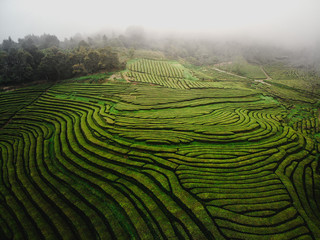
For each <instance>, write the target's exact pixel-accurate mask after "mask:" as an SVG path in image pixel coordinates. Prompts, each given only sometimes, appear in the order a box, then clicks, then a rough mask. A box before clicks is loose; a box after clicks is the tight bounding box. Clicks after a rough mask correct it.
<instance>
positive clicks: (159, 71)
mask: <svg viewBox="0 0 320 240" xmlns="http://www.w3.org/2000/svg"><path fill="white" fill-rule="evenodd" d="M177 65H179V66H181V65H180V64H178V63H176V64H173V63H169V62H167V61H155V60H149V59H139V60H136V61H134V62H133V63H131V64H129V65H128V69H129V70H131V71H133V72H139V73H148V74H150V75H155V76H160V77H168V78H183V77H184V74H183V70H182V66H181V67H177Z"/></svg>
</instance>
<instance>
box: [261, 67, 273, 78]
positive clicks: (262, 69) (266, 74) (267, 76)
mask: <svg viewBox="0 0 320 240" xmlns="http://www.w3.org/2000/svg"><path fill="white" fill-rule="evenodd" d="M260 69H261V71H262V72H263V73H264V75H265V76H266V79H264V80H271V79H272V78H271V77H270V76H269V75H268V73H266V71H265V70H264V68H263V67H262V66H260Z"/></svg>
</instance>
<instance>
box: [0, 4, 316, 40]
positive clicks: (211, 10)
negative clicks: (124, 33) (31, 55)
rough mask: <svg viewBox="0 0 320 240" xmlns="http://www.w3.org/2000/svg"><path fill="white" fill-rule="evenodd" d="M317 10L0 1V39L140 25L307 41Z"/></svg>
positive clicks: (276, 6)
mask: <svg viewBox="0 0 320 240" xmlns="http://www.w3.org/2000/svg"><path fill="white" fill-rule="evenodd" d="M319 12H320V1H319V0H161V1H160V0H157V1H153V0H113V1H108V0H104V1H103V0H90V1H80V0H54V1H53V0H0V40H1V41H2V40H3V39H4V38H7V37H8V36H11V37H12V38H13V39H14V40H17V39H18V38H19V37H20V38H22V37H24V36H25V35H27V34H36V35H41V34H43V33H49V34H55V35H57V36H58V37H59V38H60V40H63V38H64V37H70V36H72V35H74V34H75V33H78V32H79V33H88V34H91V33H96V32H98V31H101V30H103V29H110V28H113V29H120V30H122V29H125V28H126V27H127V26H130V25H140V26H143V27H144V28H145V29H147V30H149V29H151V30H159V31H160V30H161V31H164V30H166V31H171V32H176V31H179V32H192V33H193V34H195V33H201V34H207V35H217V36H227V37H234V36H238V37H250V38H256V39H263V40H266V41H269V40H275V39H277V40H279V42H282V43H283V42H288V43H289V44H291V42H295V43H304V44H311V43H313V42H314V41H315V40H316V39H317V38H318V37H319V36H320V14H319Z"/></svg>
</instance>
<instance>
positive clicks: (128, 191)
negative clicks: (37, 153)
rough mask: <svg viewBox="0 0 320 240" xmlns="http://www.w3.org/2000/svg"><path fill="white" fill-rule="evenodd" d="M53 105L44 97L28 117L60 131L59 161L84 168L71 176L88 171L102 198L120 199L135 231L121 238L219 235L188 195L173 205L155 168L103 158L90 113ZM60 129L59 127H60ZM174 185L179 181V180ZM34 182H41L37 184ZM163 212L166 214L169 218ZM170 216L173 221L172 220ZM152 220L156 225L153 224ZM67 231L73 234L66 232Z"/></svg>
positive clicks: (57, 143)
mask: <svg viewBox="0 0 320 240" xmlns="http://www.w3.org/2000/svg"><path fill="white" fill-rule="evenodd" d="M50 102H51V101H50V100H48V99H46V98H45V97H42V98H41V99H40V100H39V101H38V102H37V103H35V104H34V105H33V106H32V107H29V108H28V109H27V113H30V114H31V115H30V116H37V117H38V118H42V119H43V120H42V121H46V122H50V124H51V125H54V126H55V130H56V133H55V134H56V135H60V137H59V136H55V137H54V142H53V145H54V153H55V159H56V160H59V161H63V159H66V158H67V159H68V160H65V161H69V162H70V161H71V165H73V166H75V165H76V166H77V165H81V166H83V167H82V169H81V168H79V169H78V170H76V171H75V170H73V171H72V172H76V173H77V174H80V173H82V172H83V174H84V176H83V179H92V182H91V185H92V184H94V183H95V184H97V183H99V182H101V183H99V184H98V186H99V187H101V188H102V190H99V192H98V193H97V194H100V195H102V194H104V195H106V194H110V195H111V198H112V199H117V201H119V203H118V204H120V206H119V208H121V211H122V212H123V218H125V220H122V219H121V220H122V221H127V222H128V223H127V224H129V226H127V227H128V228H130V229H131V230H130V229H129V230H130V231H126V230H128V229H123V230H122V231H120V232H119V233H117V234H119V235H117V237H121V234H122V235H123V234H125V233H126V232H127V233H132V234H133V236H134V235H137V236H140V237H141V238H146V239H150V238H152V237H155V236H156V235H154V234H156V233H157V232H158V234H159V236H161V235H163V236H167V237H168V236H173V235H182V236H188V235H189V236H191V235H193V236H198V237H200V238H201V237H202V238H203V237H205V236H206V235H207V237H209V238H210V236H212V234H213V233H211V231H213V232H215V234H214V235H219V232H216V230H214V229H215V227H214V223H213V222H211V221H209V218H207V217H206V213H205V210H204V209H203V208H202V209H201V208H199V206H201V205H199V203H197V201H196V200H193V201H194V203H193V204H198V205H199V206H198V207H196V210H195V212H189V211H190V210H188V207H187V206H192V205H190V204H187V203H186V202H185V201H187V202H190V201H191V202H192V197H191V196H189V197H188V196H185V197H184V195H185V194H186V193H184V195H183V196H180V197H179V199H180V200H179V201H178V205H177V203H176V202H175V201H176V200H173V199H172V200H171V197H170V195H164V194H163V193H164V192H166V191H164V189H162V188H163V186H162V184H161V183H159V180H157V179H155V177H154V176H156V175H154V174H150V172H152V171H154V170H152V169H153V168H154V167H153V166H152V165H150V166H148V167H146V169H145V170H144V171H146V173H145V174H139V172H137V170H138V169H139V168H141V167H139V166H141V165H140V164H139V163H138V162H136V160H135V161H132V160H131V159H126V158H122V157H121V156H118V155H114V154H112V153H109V152H108V151H106V152H105V150H104V153H102V151H101V149H100V147H97V146H94V144H93V143H90V141H89V137H88V136H90V132H89V131H88V130H86V128H88V127H86V126H85V125H86V124H85V122H86V121H85V120H86V116H85V115H86V112H85V111H84V110H80V109H81V108H82V107H80V108H78V109H77V111H76V112H73V111H74V110H73V109H68V108H67V107H65V105H59V103H58V102H59V101H58V102H54V103H53V100H52V107H50V106H49V105H51V103H50ZM51 108H52V109H53V108H54V109H55V110H56V111H55V113H52V111H50V110H51ZM59 109H61V110H59ZM80 112H81V114H80ZM25 114H26V113H25ZM25 114H23V113H21V114H19V116H17V118H16V120H17V119H20V118H25ZM79 114H80V115H79ZM77 115H78V116H77ZM80 116H82V117H83V119H81V123H80V122H79V120H80ZM58 124H59V125H60V128H59V125H58ZM65 124H66V125H65ZM88 124H89V123H88ZM74 128H75V129H74ZM77 128H79V129H77ZM59 129H60V130H59ZM80 129H81V130H80ZM60 131H61V132H60ZM83 131H84V135H82V134H81V132H83ZM59 132H60V134H59ZM62 135H64V136H62ZM59 138H60V141H59ZM86 139H87V140H86ZM88 141H89V142H88ZM40 142H41V139H40ZM98 143H99V141H96V144H98ZM101 144H102V143H101ZM59 153H60V154H61V156H60V155H59ZM71 159H72V160H71ZM150 162H152V161H150ZM55 164H57V163H55ZM65 164H66V165H64V167H65V168H66V167H67V163H65ZM128 164H129V165H128ZM143 164H144V163H143ZM69 165H70V163H69V164H68V167H69V168H70V166H69ZM129 166H131V167H130V168H131V169H132V168H138V169H137V170H134V169H132V170H130V171H128V169H129V168H128V167H129ZM60 168H62V167H61V166H60V167H59V170H61V169H60ZM148 168H150V170H148ZM121 169H122V170H121ZM64 171H66V170H64ZM70 172H71V171H70ZM114 174H115V175H114ZM173 177H174V176H171V177H170V178H173ZM126 179H127V180H126ZM134 179H136V180H134ZM82 181H84V180H82ZM82 181H81V182H82ZM109 181H110V182H115V181H116V183H114V185H115V187H114V188H115V189H114V188H112V186H110V187H109V186H108V185H107V182H109ZM172 181H174V178H173V180H172ZM175 181H176V180H175ZM34 182H36V180H35V181H34ZM81 182H80V183H81ZM153 182H154V183H153ZM78 184H79V183H78ZM110 184H111V183H110ZM158 185H159V186H158ZM157 186H158V187H157ZM179 188H180V187H179V185H177V186H175V185H171V189H172V190H171V191H176V192H177V193H176V194H177V195H178V196H179V195H181V193H183V190H182V189H180V190H179ZM116 189H119V190H118V191H116ZM151 189H152V191H151ZM157 189H158V190H157ZM97 191H98V190H97ZM133 191H134V192H133ZM159 191H160V192H161V193H160V192H159ZM158 192H159V193H158ZM32 194H33V195H34V196H37V195H36V192H33V193H32ZM148 196H149V197H148ZM159 197H160V199H159ZM109 198H110V197H109ZM107 199H108V198H107ZM153 199H154V200H153ZM89 200H90V199H88V201H89ZM38 201H40V200H38ZM181 201H182V203H181ZM102 202H103V203H105V202H106V201H102ZM161 202H163V203H162V205H161ZM164 202H165V204H164ZM183 202H185V203H183ZM39 204H40V203H39ZM43 204H44V203H43ZM155 204H156V205H155ZM159 204H160V205H159ZM181 204H182V205H181ZM180 205H181V207H182V211H184V212H185V213H183V214H182V212H180V213H179V215H177V214H176V213H175V211H174V212H172V211H173V209H179V208H180V207H179V206H180ZM155 206H157V208H159V211H160V212H158V213H157V212H153V211H151V209H154V208H155ZM39 208H41V209H42V205H41V206H39ZM167 208H169V209H167ZM183 209H184V210H183ZM102 210H104V209H103V208H102V209H101V211H102ZM105 211H106V210H104V212H103V214H106V213H105ZM119 211H120V210H119ZM121 211H120V212H121ZM162 212H164V213H165V214H164V213H162ZM49 214H50V213H49ZM85 214H86V213H85ZM159 214H160V215H159ZM161 214H162V216H161ZM194 214H196V215H198V217H197V218H196V219H198V220H197V222H196V223H194V222H193V220H192V219H194V218H195V216H194ZM165 216H167V217H165ZM170 216H172V217H170ZM118 217H119V216H118ZM168 217H170V218H169V219H167V218H168ZM202 218H203V221H205V223H201V219H202ZM50 219H51V223H50V224H51V226H52V228H55V227H56V224H55V222H58V219H56V218H55V216H50ZM152 219H154V220H153V221H152ZM182 219H183V220H182ZM42 221H44V222H45V219H42V220H41V223H42ZM47 221H49V220H47ZM109 221H110V224H115V223H114V221H115V220H113V219H109V220H108V222H109ZM152 222H154V224H152ZM41 223H39V224H41ZM122 224H124V223H123V222H121V225H122ZM130 224H131V225H130ZM62 226H65V225H62ZM159 226H160V228H159ZM195 226H198V227H196V228H195ZM113 227H114V226H113ZM156 227H158V228H156ZM191 227H192V228H191ZM199 228H200V229H201V230H200V229H199ZM207 228H209V230H205V229H207ZM57 229H58V230H57V231H58V232H62V231H63V229H61V230H60V229H59V227H57ZM112 229H113V228H112ZM197 229H198V230H197ZM65 231H68V228H67V227H66V229H65ZM83 231H85V230H83ZM131 231H132V232H131ZM170 231H171V232H170ZM51 233H52V232H51ZM44 234H47V233H44ZM54 234H58V233H57V232H55V233H54ZM70 234H71V233H70ZM88 234H89V232H88ZM100 234H101V235H100ZM109 234H111V233H109ZM99 235H100V236H101V237H106V236H107V235H103V233H101V232H99ZM47 236H48V235H46V237H47Z"/></svg>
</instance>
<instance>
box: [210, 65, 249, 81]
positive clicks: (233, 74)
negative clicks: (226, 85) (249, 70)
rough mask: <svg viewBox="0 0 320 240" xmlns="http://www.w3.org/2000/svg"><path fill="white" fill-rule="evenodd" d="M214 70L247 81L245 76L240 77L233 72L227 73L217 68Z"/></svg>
mask: <svg viewBox="0 0 320 240" xmlns="http://www.w3.org/2000/svg"><path fill="white" fill-rule="evenodd" d="M212 69H214V70H216V71H218V72H222V73H226V74H229V75H232V76H235V77H239V78H243V79H247V78H246V77H244V76H240V75H237V74H235V73H231V72H227V71H224V70H221V69H219V68H216V67H213V68H212Z"/></svg>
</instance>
